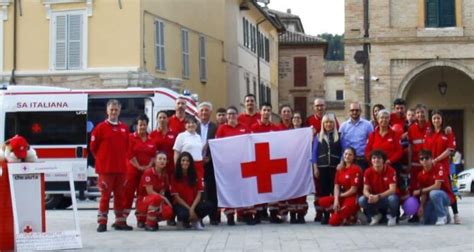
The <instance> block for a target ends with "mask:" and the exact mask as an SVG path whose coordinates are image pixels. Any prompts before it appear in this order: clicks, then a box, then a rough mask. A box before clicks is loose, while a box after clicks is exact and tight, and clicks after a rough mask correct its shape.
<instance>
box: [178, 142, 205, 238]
mask: <svg viewBox="0 0 474 252" xmlns="http://www.w3.org/2000/svg"><path fill="white" fill-rule="evenodd" d="M203 187H204V186H203V181H202V179H198V177H197V175H196V170H195V167H194V160H193V157H192V156H191V154H189V152H186V151H185V152H182V153H181V154H180V155H179V157H178V160H177V161H176V169H175V175H174V178H173V180H172V182H171V195H172V196H173V209H174V212H175V213H176V216H177V217H178V221H180V222H181V223H182V224H183V227H185V228H189V227H190V222H191V223H192V224H193V226H194V228H196V229H198V230H201V229H203V226H202V223H201V219H202V218H204V217H205V216H207V215H208V214H209V213H210V212H211V210H212V205H211V204H210V203H208V202H202V201H201V194H202V192H203Z"/></svg>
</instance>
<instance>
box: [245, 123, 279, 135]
mask: <svg viewBox="0 0 474 252" xmlns="http://www.w3.org/2000/svg"><path fill="white" fill-rule="evenodd" d="M250 131H252V133H263V132H270V131H278V127H277V126H276V125H275V124H273V123H271V122H269V123H267V124H263V123H262V122H261V121H260V120H259V121H257V123H254V124H252V126H251V127H250Z"/></svg>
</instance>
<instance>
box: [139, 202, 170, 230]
mask: <svg viewBox="0 0 474 252" xmlns="http://www.w3.org/2000/svg"><path fill="white" fill-rule="evenodd" d="M163 197H164V196H160V195H156V194H153V195H148V196H145V197H143V198H140V199H139V201H138V202H137V211H136V212H137V221H138V222H145V224H146V225H147V226H150V227H156V226H157V225H158V221H161V220H169V219H171V218H172V217H173V208H172V207H171V206H169V205H168V204H166V203H165V200H164V199H163Z"/></svg>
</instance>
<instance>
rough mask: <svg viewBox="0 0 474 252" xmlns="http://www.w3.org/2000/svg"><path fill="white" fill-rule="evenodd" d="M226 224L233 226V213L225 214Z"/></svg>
mask: <svg viewBox="0 0 474 252" xmlns="http://www.w3.org/2000/svg"><path fill="white" fill-rule="evenodd" d="M227 225H228V226H235V220H234V215H233V214H228V215H227Z"/></svg>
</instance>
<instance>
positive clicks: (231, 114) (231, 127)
mask: <svg viewBox="0 0 474 252" xmlns="http://www.w3.org/2000/svg"><path fill="white" fill-rule="evenodd" d="M226 116H227V123H225V124H222V125H220V126H219V128H217V132H216V138H223V137H231V136H238V135H243V134H249V133H250V130H249V129H248V128H247V127H246V126H244V125H242V124H240V123H239V121H238V120H237V108H236V107H234V106H229V107H228V108H227V115H226ZM216 168H217V167H216ZM235 211H236V209H235V208H225V209H224V214H225V215H226V217H227V225H229V226H234V225H235ZM239 211H241V212H242V214H243V215H244V216H245V218H244V219H245V221H246V223H247V224H249V225H254V224H255V220H254V216H253V215H254V214H255V209H253V208H244V209H239Z"/></svg>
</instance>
